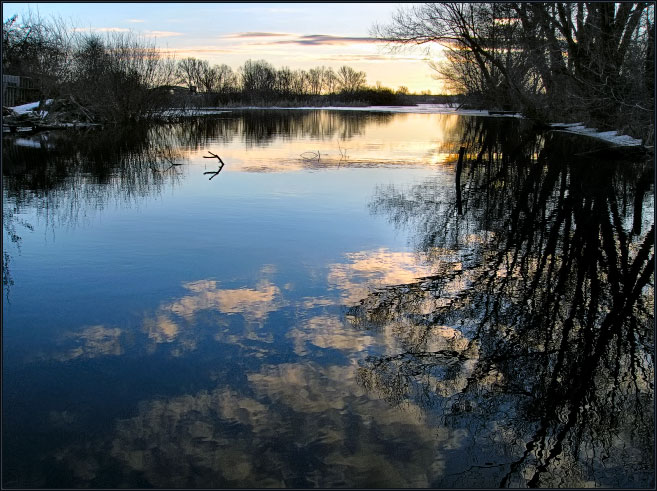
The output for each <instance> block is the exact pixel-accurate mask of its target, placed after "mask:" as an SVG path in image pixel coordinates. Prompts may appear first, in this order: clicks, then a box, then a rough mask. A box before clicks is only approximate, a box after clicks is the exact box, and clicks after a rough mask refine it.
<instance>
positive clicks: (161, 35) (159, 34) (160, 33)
mask: <svg viewBox="0 0 657 491" xmlns="http://www.w3.org/2000/svg"><path fill="white" fill-rule="evenodd" d="M144 34H145V35H146V36H151V37H155V38H164V37H172V36H182V32H174V31H144Z"/></svg>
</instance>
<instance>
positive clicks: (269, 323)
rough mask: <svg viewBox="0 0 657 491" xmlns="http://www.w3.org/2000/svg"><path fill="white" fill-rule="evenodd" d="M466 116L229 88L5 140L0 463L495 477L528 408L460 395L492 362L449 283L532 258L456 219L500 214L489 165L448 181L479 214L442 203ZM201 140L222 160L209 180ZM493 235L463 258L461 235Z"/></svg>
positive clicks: (109, 470) (164, 477) (472, 306)
mask: <svg viewBox="0 0 657 491" xmlns="http://www.w3.org/2000/svg"><path fill="white" fill-rule="evenodd" d="M499 124H513V125H516V124H517V125H521V124H522V122H517V121H514V122H506V123H504V122H500V123H499ZM473 125H475V126H476V121H474V119H472V118H470V119H469V118H468V117H462V116H456V115H440V114H392V113H369V112H366V111H360V112H359V111H349V112H347V111H259V110H254V111H251V112H249V111H236V112H228V113H222V114H219V115H216V116H213V117H210V118H207V119H191V120H188V121H185V122H181V123H179V124H176V125H173V124H172V125H160V126H152V127H145V128H140V127H136V128H132V129H131V130H130V131H129V132H122V131H120V130H116V132H115V130H108V131H104V132H96V133H94V132H90V133H88V134H86V135H85V138H84V139H75V138H73V139H71V138H70V137H69V136H65V135H62V134H57V133H52V134H50V135H49V136H48V137H47V138H45V140H44V143H47V145H45V144H44V145H42V144H39V145H26V144H25V143H26V142H25V141H22V140H25V138H21V141H19V142H17V144H16V145H14V144H13V143H16V142H13V141H12V140H11V139H8V140H6V142H5V144H4V145H3V180H4V183H3V204H4V210H3V222H4V223H3V224H4V231H3V233H4V236H3V237H4V244H3V253H4V258H5V261H4V263H3V278H4V279H5V288H4V297H3V438H4V441H3V445H4V454H5V462H3V465H4V472H3V479H4V483H3V484H4V485H5V486H6V487H15V488H20V487H36V488H48V487H92V488H116V487H129V488H141V487H174V488H175V487H178V488H217V487H389V486H396V487H458V486H459V484H460V483H466V484H468V485H471V486H475V487H477V486H478V487H490V486H491V485H493V486H494V485H497V484H498V483H499V482H500V481H501V480H502V479H503V478H504V476H505V474H506V473H507V472H508V470H509V467H510V466H511V464H509V462H510V460H511V459H512V458H516V457H517V455H515V454H514V455H511V456H509V452H516V454H517V453H518V452H520V454H522V452H523V451H524V449H525V447H524V442H525V440H522V438H524V437H525V435H526V432H527V431H528V430H527V429H526V428H525V426H523V425H525V424H526V425H527V426H529V425H530V424H531V422H528V423H525V421H527V418H525V417H524V415H523V414H521V413H520V412H516V411H520V409H518V408H520V407H521V405H520V404H518V406H517V407H516V406H514V405H513V404H512V403H511V402H506V401H507V399H504V398H500V399H499V400H501V401H502V402H500V409H499V413H495V414H494V415H493V416H494V417H492V418H491V419H489V420H486V419H485V418H484V417H483V416H482V414H483V412H484V411H485V409H483V408H485V407H487V404H488V402H487V401H484V400H482V399H481V398H479V399H477V397H476V395H477V394H480V393H484V392H487V391H488V392H494V391H496V390H498V388H499V387H501V386H504V384H507V383H509V384H510V383H511V382H513V383H515V381H514V380H515V379H514V372H512V371H510V370H507V371H505V370H504V365H503V363H502V362H499V359H497V358H494V357H492V358H490V357H489V358H488V359H486V358H485V356H486V355H487V353H490V351H491V349H492V348H491V346H493V347H494V346H498V344H501V345H504V343H503V342H502V343H500V342H499V341H498V340H497V338H495V339H494V340H493V341H491V339H490V338H489V337H488V338H487V337H486V336H480V333H479V332H478V331H477V329H476V327H477V325H478V324H477V322H478V321H476V316H475V315H474V313H476V312H477V309H479V308H482V306H485V305H487V304H486V299H485V297H480V298H475V299H474V300H468V299H467V298H466V297H465V296H463V292H467V291H468V289H471V287H473V286H474V289H475V290H477V289H482V288H484V286H485V285H488V284H489V283H490V284H493V285H495V284H496V283H495V281H501V282H502V283H503V282H504V281H506V280H507V276H508V277H509V278H508V281H520V280H522V279H523V278H524V277H525V276H527V275H532V274H535V272H536V270H537V268H538V266H537V264H538V263H537V262H536V258H535V257H533V256H529V255H528V256H527V257H525V258H523V262H522V264H523V266H524V267H525V270H524V271H526V274H525V275H524V276H523V275H520V276H519V275H518V273H517V271H514V270H513V269H512V268H510V269H509V270H508V271H509V273H510V274H508V275H507V274H506V272H507V269H505V268H506V264H507V263H509V262H511V261H512V260H513V254H511V252H510V251H507V256H504V255H503V254H502V252H499V251H498V250H497V249H496V248H495V247H493V245H495V244H499V243H500V240H501V237H503V234H502V235H501V232H500V231H499V230H497V229H495V227H492V226H484V225H481V223H484V222H485V220H484V218H485V219H488V216H489V215H488V214H487V213H488V212H489V211H490V213H491V215H492V216H493V217H494V218H495V217H497V218H499V217H498V216H497V214H496V213H497V212H496V211H495V210H497V208H495V210H493V208H490V209H489V208H487V207H486V206H484V205H480V204H479V203H478V202H477V200H478V199H481V200H485V199H487V196H488V195H487V194H486V193H489V192H490V193H492V192H493V191H491V189H493V190H497V191H500V192H501V191H504V190H505V189H506V188H504V187H503V186H498V187H491V188H490V189H484V190H483V191H481V192H480V191H478V189H479V188H475V187H474V186H473V187H471V188H469V189H470V190H471V191H472V193H471V194H467V193H464V196H465V198H464V203H465V205H464V209H466V210H467V209H468V208H467V207H468V206H471V207H472V209H474V210H477V212H479V211H481V213H482V216H484V218H482V219H481V222H477V221H475V220H470V221H467V220H465V219H464V218H463V217H462V216H461V215H458V213H457V211H456V207H455V197H454V193H455V186H454V156H455V155H456V154H457V153H458V148H459V145H460V144H461V142H462V141H465V140H466V139H467V138H466V137H467V135H468V131H470V129H471V127H472V126H473ZM464 135H465V136H464ZM40 138H41V137H40ZM473 140H474V141H478V138H475V137H473ZM31 141H37V139H32V140H31ZM338 145H339V146H338ZM208 151H210V152H213V153H216V154H218V155H220V156H221V157H222V159H223V160H224V161H225V162H226V165H225V168H224V169H223V170H222V172H221V173H220V174H218V175H217V176H215V177H214V178H213V179H211V180H210V179H209V176H208V175H207V174H204V172H208V171H211V170H213V168H214V169H216V165H217V164H216V163H215V160H216V159H204V158H203V156H204V155H207V152H208ZM309 151H312V152H318V151H319V153H320V156H319V158H316V159H314V160H313V159H306V158H303V157H301V155H302V154H303V153H304V152H309ZM472 154H473V155H476V149H475V150H474V151H473V152H472ZM499 162H502V160H501V159H500V160H499ZM174 164H179V165H174ZM471 169H474V166H470V168H469V169H466V170H465V171H464V173H463V176H464V177H463V179H464V181H465V179H466V176H471V175H473V174H472V172H470V170H471ZM477 169H478V172H481V173H482V175H484V176H487V175H488V174H486V170H485V167H484V166H480V167H478V168H477ZM495 175H501V173H496V174H495ZM564 182H565V181H564ZM482 189H483V188H482ZM497 191H496V192H497ZM508 201H509V200H500V203H502V204H504V203H507V202H508ZM473 203H474V204H473ZM491 210H492V211H491ZM459 220H462V221H461V222H459V223H458V227H457V226H453V225H451V222H450V221H457V222H458V221H459ZM445 224H446V225H445ZM630 225H631V224H630ZM437 230H438V231H439V232H440V233H438V232H437ZM436 237H438V238H439V239H440V238H441V237H442V239H441V240H442V241H441V240H438V239H436ZM443 239H444V240H443ZM637 251H638V249H636V247H635V249H633V250H632V254H637V253H638V252H637ZM496 254H499V255H500V257H501V258H504V260H500V265H499V267H497V268H495V270H494V271H493V272H492V273H491V275H490V277H486V278H488V279H486V280H485V281H483V280H481V277H480V276H477V274H479V272H478V270H477V267H481V265H480V264H479V262H478V260H475V259H474V258H475V257H476V256H477V255H478V257H480V258H483V259H482V261H481V262H483V264H489V263H494V259H495V255H496ZM450 305H457V306H458V309H460V310H461V311H462V312H459V314H460V315H461V314H462V315H461V316H460V317H458V318H451V317H450V316H449V314H445V315H442V314H441V315H439V313H440V312H441V309H442V310H445V309H446V307H448V306H450ZM458 309H457V310H458ZM455 311H456V310H455ZM498 324H499V325H496V326H495V329H494V330H493V331H494V333H495V334H496V335H499V336H502V337H504V336H507V335H509V336H511V335H512V331H513V329H512V327H513V321H512V320H510V321H508V322H506V321H505V322H499V323H498ZM535 337H536V338H538V336H530V338H531V339H532V341H533V340H534V338H535ZM539 341H540V340H539ZM496 343H497V344H496ZM511 359H514V358H512V357H511ZM524 359H525V358H523V360H524ZM528 359H530V360H534V358H532V357H529V358H528ZM491 360H492V361H491ZM514 360H515V359H514ZM487 363H488V364H489V365H486V364H487ZM646 364H647V365H649V364H648V363H647V362H646ZM475 376H476V383H477V386H476V391H480V392H476V394H475V396H470V397H465V396H463V397H461V395H462V394H466V392H467V389H468V387H470V385H469V384H471V383H472V382H471V380H472V378H473V377H475ZM512 388H513V390H516V389H517V387H516V386H515V385H514V386H513V387H512ZM645 389H646V388H645V387H643V386H642V390H645ZM517 390H518V391H520V390H521V389H517ZM518 393H520V394H521V395H522V392H518ZM409 394H410V395H412V397H411V396H409ZM466 395H467V394H466ZM504 396H505V397H506V394H504ZM491 400H495V401H497V400H498V399H496V398H493V399H491ZM508 401H511V399H508ZM505 404H506V406H505ZM518 414H519V416H518ZM532 414H533V413H532ZM507 416H508V418H509V419H508V420H507V419H505V418H507ZM514 416H517V420H518V421H520V423H519V424H520V428H517V427H515V426H513V424H515V422H516V420H513V417H514ZM508 421H511V423H509V422H508ZM518 441H520V442H521V444H518V443H517V442H518ZM514 445H515V446H514ZM518 445H520V446H518ZM637 448H638V447H637ZM509 449H511V450H509ZM568 458H569V459H571V460H569V461H568V462H569V463H568V465H567V466H565V468H566V470H567V471H568V472H570V469H571V468H572V469H574V470H573V471H572V472H573V473H575V474H576V473H577V472H580V469H581V467H579V463H578V461H577V459H576V458H575V457H572V458H571V457H570V456H569V457H568ZM620 460H621V461H622V459H620ZM571 464H572V467H569V466H571ZM575 474H573V475H572V476H571V475H568V476H567V478H563V479H564V480H563V482H567V483H570V484H573V483H574V484H577V485H587V486H589V485H594V484H599V482H602V483H605V482H615V481H613V480H607V481H605V480H604V479H601V480H600V481H595V480H591V479H589V478H588V477H587V475H584V473H583V471H582V475H581V476H580V475H579V474H578V475H575ZM560 479H561V478H560ZM637 482H639V481H637ZM641 482H643V481H641Z"/></svg>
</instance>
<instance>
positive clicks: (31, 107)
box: [9, 99, 52, 118]
mask: <svg viewBox="0 0 657 491" xmlns="http://www.w3.org/2000/svg"><path fill="white" fill-rule="evenodd" d="M51 102H52V99H48V100H47V101H46V102H45V104H44V106H47V105H49V104H50V103H51ZM38 107H39V101H36V102H28V103H27V104H21V105H20V106H14V107H10V108H9V109H11V110H12V111H14V112H15V113H16V114H27V113H30V112H34V111H35V109H37V108H38ZM37 114H38V115H39V116H41V117H42V118H43V117H45V116H46V115H47V114H48V111H39V112H38V113H37Z"/></svg>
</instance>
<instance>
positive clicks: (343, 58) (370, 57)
mask: <svg viewBox="0 0 657 491" xmlns="http://www.w3.org/2000/svg"><path fill="white" fill-rule="evenodd" d="M318 60H321V61H339V62H343V63H345V62H360V61H383V62H388V63H389V62H398V61H402V62H407V61H410V62H413V63H417V62H418V61H427V60H428V58H426V57H412V56H392V55H376V54H362V55H358V54H355V55H351V54H349V55H347V54H345V55H334V56H324V57H322V58H318Z"/></svg>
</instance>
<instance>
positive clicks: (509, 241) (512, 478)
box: [348, 118, 654, 487]
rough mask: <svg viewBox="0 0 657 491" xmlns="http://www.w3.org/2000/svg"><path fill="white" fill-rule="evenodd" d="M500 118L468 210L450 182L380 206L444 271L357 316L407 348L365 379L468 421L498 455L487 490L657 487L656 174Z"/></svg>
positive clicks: (370, 369)
mask: <svg viewBox="0 0 657 491" xmlns="http://www.w3.org/2000/svg"><path fill="white" fill-rule="evenodd" d="M491 125H492V123H491V122H490V121H486V120H484V119H482V118H479V119H473V120H470V122H469V125H468V126H467V127H466V129H465V133H464V138H463V141H464V143H462V145H463V146H465V147H466V159H465V163H464V170H463V177H462V187H463V189H462V208H463V213H462V215H460V214H458V213H457V212H456V210H457V203H456V202H455V196H456V193H455V190H454V188H453V187H450V189H449V191H446V190H445V188H444V185H442V186H443V187H442V189H441V188H440V187H439V186H437V184H436V182H425V183H424V184H421V185H417V186H415V187H412V188H410V189H407V190H400V189H396V188H395V187H389V188H386V189H379V190H378V191H377V193H376V195H375V197H374V198H373V201H372V202H371V211H372V212H373V213H375V214H382V215H386V216H388V217H389V219H390V221H391V222H393V223H394V224H395V225H396V226H397V227H409V228H410V229H411V230H413V231H414V232H415V237H414V240H415V246H416V248H418V249H420V250H422V251H424V252H427V253H429V254H433V258H434V260H435V263H436V268H437V274H435V275H433V276H431V277H427V278H422V279H419V280H418V281H416V282H414V283H411V284H406V285H398V286H395V287H390V288H386V289H382V290H379V291H376V292H374V293H372V294H370V295H369V296H368V297H367V298H366V299H364V300H363V301H362V302H361V304H360V305H359V306H357V307H354V308H352V309H350V311H349V313H348V314H349V315H348V319H350V321H351V322H352V323H353V325H354V326H355V327H357V328H359V329H384V328H385V329H390V328H391V327H390V326H393V327H392V330H393V332H394V333H395V335H396V337H397V338H398V340H399V341H401V346H402V347H403V348H402V349H401V350H400V351H399V352H397V353H393V354H390V355H388V356H370V357H368V358H367V360H366V361H365V362H364V363H362V364H361V366H360V368H359V380H360V383H361V384H363V386H365V387H366V388H368V389H370V390H373V391H377V392H379V393H381V394H383V395H385V396H386V397H387V398H388V399H389V401H391V402H393V403H400V402H402V401H403V400H405V399H407V398H414V399H415V400H416V401H419V402H421V403H422V404H424V405H425V406H435V407H437V408H438V409H439V411H440V414H441V417H442V419H443V421H444V424H445V425H448V426H450V427H455V428H464V429H467V430H468V431H469V434H470V437H471V444H472V448H473V449H475V448H476V449H477V450H478V451H479V452H489V455H487V456H486V457H482V458H485V459H486V460H487V462H486V465H479V464H483V462H475V463H476V464H478V465H474V466H473V467H471V468H470V469H469V470H468V474H467V475H468V476H470V477H472V476H474V475H475V474H477V473H480V474H481V476H480V477H479V478H478V479H479V480H477V481H473V482H482V481H481V479H482V478H483V479H484V482H489V483H490V484H491V485H494V484H493V483H495V482H497V483H498V484H499V485H500V486H501V487H511V486H528V487H537V486H542V487H545V486H548V487H552V486H555V487H556V486H580V485H593V484H594V483H598V484H602V485H612V486H614V485H621V486H628V485H629V486H648V485H654V478H653V475H654V474H653V472H654V467H653V439H654V421H653V419H654V414H653V390H654V385H653V379H654V338H653V322H654V316H653V303H654V300H653V298H654V297H653V295H654V277H653V267H654V223H645V219H646V217H645V216H643V215H649V214H648V213H644V214H643V215H642V209H643V208H644V207H648V206H649V204H650V203H651V202H652V200H653V190H652V188H651V187H650V184H649V183H650V176H651V166H650V165H649V163H645V162H641V161H638V162H637V161H632V162H622V165H620V164H619V162H614V161H610V160H608V159H607V160H605V159H600V158H595V157H594V156H596V155H601V154H602V155H604V152H601V151H598V149H596V148H593V149H592V150H591V149H583V150H584V151H583V152H582V153H583V154H584V156H580V157H573V156H572V154H571V155H569V154H568V149H572V148H578V149H582V145H583V143H582V141H581V140H579V139H575V138H574V137H568V136H565V135H563V134H555V133H547V134H545V135H544V136H535V135H532V134H531V133H528V132H522V131H521V130H520V129H519V126H517V125H515V126H514V125H513V124H508V125H506V124H504V125H501V124H499V123H498V124H497V125H495V126H492V128H491ZM500 126H502V127H500ZM504 126H506V127H504ZM585 143H586V142H585ZM585 143H584V144H585ZM586 156H588V157H589V158H586ZM637 183H639V184H638V185H637ZM427 302H429V303H430V304H431V305H432V308H431V309H427ZM445 332H448V333H449V332H451V333H453V335H445ZM437 340H438V342H437ZM500 448H501V449H503V450H502V451H500ZM494 449H495V450H494ZM498 452H499V453H498ZM494 454H498V455H505V457H499V458H498V459H499V461H497V462H495V463H493V462H489V461H490V460H492V459H494V458H495V457H493V455H494ZM494 464H495V465H494ZM486 473H488V474H486ZM464 476H466V474H462V475H452V476H451V477H450V476H446V477H445V479H444V481H443V482H442V484H441V485H444V486H455V485H462V484H463V478H464ZM472 478H473V479H475V478H474V477H472ZM496 480H498V481H496ZM466 485H467V483H466Z"/></svg>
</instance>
